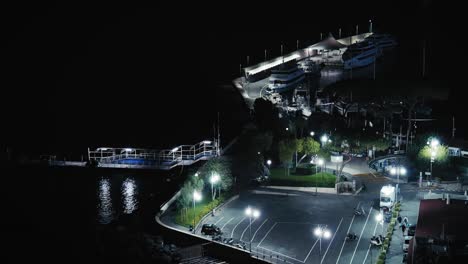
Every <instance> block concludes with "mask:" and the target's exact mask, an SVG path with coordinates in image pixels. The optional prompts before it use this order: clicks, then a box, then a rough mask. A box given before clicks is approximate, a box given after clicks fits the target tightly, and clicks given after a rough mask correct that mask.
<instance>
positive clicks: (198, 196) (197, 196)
mask: <svg viewBox="0 0 468 264" xmlns="http://www.w3.org/2000/svg"><path fill="white" fill-rule="evenodd" d="M201 199H202V196H201V193H199V192H198V191H193V200H195V201H196V202H198V201H200V200H201Z"/></svg>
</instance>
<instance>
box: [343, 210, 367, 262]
mask: <svg viewBox="0 0 468 264" xmlns="http://www.w3.org/2000/svg"><path fill="white" fill-rule="evenodd" d="M372 204H373V203H371V207H370V209H369V213H368V214H367V219H366V222H365V223H364V226H363V227H362V230H361V234H360V235H359V239H358V242H357V244H356V247H355V248H354V252H353V256H352V257H351V260H350V261H349V264H351V263H353V259H354V255H355V254H356V250H357V248H358V246H359V242H360V241H361V238H362V234H363V233H364V229H366V225H367V222H368V221H369V216H370V215H371V212H372Z"/></svg>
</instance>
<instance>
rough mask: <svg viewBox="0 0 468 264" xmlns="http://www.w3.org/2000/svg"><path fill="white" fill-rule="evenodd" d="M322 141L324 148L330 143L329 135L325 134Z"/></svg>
mask: <svg viewBox="0 0 468 264" xmlns="http://www.w3.org/2000/svg"><path fill="white" fill-rule="evenodd" d="M320 141H321V142H322V146H324V145H325V144H326V143H327V142H328V136H327V134H324V135H323V136H322V137H320Z"/></svg>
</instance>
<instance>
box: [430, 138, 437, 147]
mask: <svg viewBox="0 0 468 264" xmlns="http://www.w3.org/2000/svg"><path fill="white" fill-rule="evenodd" d="M438 145H439V140H438V139H436V138H434V139H432V140H431V147H432V148H435V147H437V146H438Z"/></svg>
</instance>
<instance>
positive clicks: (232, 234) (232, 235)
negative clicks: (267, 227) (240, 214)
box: [231, 217, 247, 237]
mask: <svg viewBox="0 0 468 264" xmlns="http://www.w3.org/2000/svg"><path fill="white" fill-rule="evenodd" d="M246 218H247V217H244V218H242V219H241V220H240V221H239V223H237V225H236V226H234V228H233V229H232V231H231V237H234V230H236V227H237V226H238V225H239V224H240V223H242V222H243V221H244V220H245V219H246Z"/></svg>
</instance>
